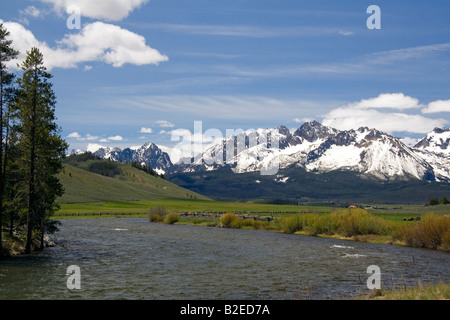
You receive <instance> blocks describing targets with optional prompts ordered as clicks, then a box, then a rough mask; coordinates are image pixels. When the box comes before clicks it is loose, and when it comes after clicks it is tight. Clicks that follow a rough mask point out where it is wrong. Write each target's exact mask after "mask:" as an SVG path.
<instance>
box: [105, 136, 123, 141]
mask: <svg viewBox="0 0 450 320" xmlns="http://www.w3.org/2000/svg"><path fill="white" fill-rule="evenodd" d="M108 140H109V141H122V140H123V137H122V136H112V137H108Z"/></svg>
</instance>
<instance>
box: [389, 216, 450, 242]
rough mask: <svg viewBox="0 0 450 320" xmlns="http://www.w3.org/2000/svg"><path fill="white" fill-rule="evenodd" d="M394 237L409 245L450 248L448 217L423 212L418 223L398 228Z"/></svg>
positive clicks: (449, 222)
mask: <svg viewBox="0 0 450 320" xmlns="http://www.w3.org/2000/svg"><path fill="white" fill-rule="evenodd" d="M396 237H397V239H400V240H403V241H404V242H405V243H406V245H408V246H411V247H421V248H430V249H442V250H450V217H448V216H439V215H437V214H434V213H429V214H425V215H424V216H422V219H421V220H420V222H419V223H417V224H415V225H405V226H403V227H402V228H400V229H399V231H398V232H397V234H396Z"/></svg>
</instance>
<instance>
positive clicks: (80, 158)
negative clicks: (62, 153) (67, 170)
mask: <svg viewBox="0 0 450 320" xmlns="http://www.w3.org/2000/svg"><path fill="white" fill-rule="evenodd" d="M89 160H101V158H100V157H97V156H96V155H95V154H93V153H92V152H85V153H81V154H71V155H70V156H68V157H67V158H66V159H64V163H74V162H86V161H89Z"/></svg>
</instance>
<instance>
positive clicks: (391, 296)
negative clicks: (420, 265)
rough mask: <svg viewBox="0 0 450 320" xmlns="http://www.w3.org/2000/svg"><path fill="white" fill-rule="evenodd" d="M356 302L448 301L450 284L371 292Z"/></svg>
mask: <svg viewBox="0 0 450 320" xmlns="http://www.w3.org/2000/svg"><path fill="white" fill-rule="evenodd" d="M357 299H358V300H449V299H450V284H447V283H438V284H436V285H428V286H424V285H421V284H419V285H418V286H417V287H413V288H402V289H397V290H385V289H379V290H373V291H372V292H371V293H369V294H366V295H364V296H360V297H358V298H357Z"/></svg>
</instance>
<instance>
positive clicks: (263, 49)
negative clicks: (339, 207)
mask: <svg viewBox="0 0 450 320" xmlns="http://www.w3.org/2000/svg"><path fill="white" fill-rule="evenodd" d="M71 5H75V6H76V8H79V9H80V13H81V18H80V21H81V29H69V28H68V27H67V19H68V18H69V17H70V16H71V13H72V11H67V9H68V8H70V6H71ZM370 5H377V6H378V7H379V8H380V10H381V29H378V30H377V29H375V30H370V29H368V28H367V24H366V21H367V19H368V18H369V17H371V14H370V13H367V12H366V11H367V8H368V7H369V6H370ZM0 9H1V10H0V12H1V13H0V20H2V22H3V23H4V24H5V26H6V27H7V28H8V30H10V32H11V38H12V39H13V41H14V42H13V46H14V45H15V46H16V48H18V49H20V51H21V52H22V53H24V52H23V51H26V50H27V48H29V47H30V46H32V45H33V46H38V47H40V48H41V50H42V51H43V53H44V58H45V60H46V64H47V66H48V68H49V70H50V71H51V73H52V74H53V75H54V78H53V84H54V90H55V93H56V95H57V99H58V104H57V107H56V110H57V117H58V123H59V125H60V126H61V127H62V130H63V132H62V136H63V137H64V138H65V139H66V140H67V142H68V143H69V144H70V148H71V149H72V148H74V149H78V148H79V149H83V150H86V148H87V147H88V145H89V144H91V146H93V145H102V146H110V147H113V146H118V147H121V148H123V147H127V146H137V145H143V144H144V143H145V142H147V141H151V142H154V143H156V144H158V145H161V146H165V147H167V148H170V147H172V146H174V145H176V143H177V142H175V141H171V136H172V134H173V133H174V132H175V133H176V132H177V131H179V130H180V129H187V130H190V131H193V130H194V121H202V127H203V130H204V131H205V130H207V129H210V128H217V129H219V130H221V131H222V132H223V134H224V135H225V130H226V129H234V130H236V129H239V128H241V129H250V128H255V129H256V128H268V127H277V126H279V125H285V126H287V127H288V128H297V127H299V126H300V125H301V124H302V123H303V122H304V121H307V120H312V119H315V120H317V121H319V122H322V123H324V124H327V125H331V126H334V127H336V128H339V129H350V128H354V129H356V128H358V127H359V126H368V127H375V128H378V129H380V130H383V131H387V132H390V133H392V134H395V135H398V136H408V137H413V138H417V137H422V136H424V135H425V133H426V132H428V131H430V130H432V129H433V128H434V127H436V126H440V127H441V126H445V127H448V126H449V123H450V59H449V58H450V36H449V35H450V23H448V21H449V18H448V17H449V13H450V2H449V1H445V0H434V1H425V0H420V1H419V0H411V1H396V0H389V1H387V0H383V1H382V0H371V1H365V0H314V1H312V0H309V1H300V0H226V1H225V0H223V1H212V0H209V1H208V0H101V1H92V0H34V1H24V0H16V1H5V0H0ZM74 21H75V20H74Z"/></svg>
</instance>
